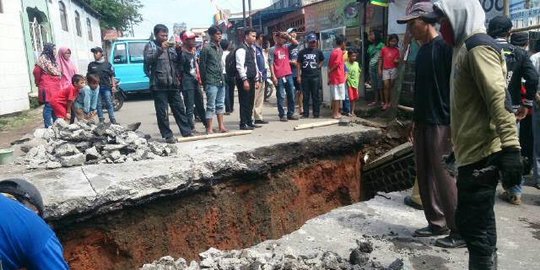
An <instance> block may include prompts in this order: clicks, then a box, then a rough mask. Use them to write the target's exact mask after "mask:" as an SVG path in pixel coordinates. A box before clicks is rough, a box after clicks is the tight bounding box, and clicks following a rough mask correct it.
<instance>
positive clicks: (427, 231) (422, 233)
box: [413, 226, 450, 237]
mask: <svg viewBox="0 0 540 270" xmlns="http://www.w3.org/2000/svg"><path fill="white" fill-rule="evenodd" d="M448 233H450V229H448V228H441V229H437V230H433V229H432V228H431V227H429V226H427V227H425V228H422V229H418V230H416V231H414V234H413V236H414V237H430V236H438V235H446V234H448Z"/></svg>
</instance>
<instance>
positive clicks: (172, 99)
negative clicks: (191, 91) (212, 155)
mask: <svg viewBox="0 0 540 270" xmlns="http://www.w3.org/2000/svg"><path fill="white" fill-rule="evenodd" d="M154 36H155V37H156V39H155V40H152V41H150V42H149V43H148V44H146V46H145V47H144V64H145V66H148V74H147V75H148V76H149V78H150V89H151V90H152V95H153V97H154V107H155V109H156V117H157V121H158V127H159V132H160V133H161V136H162V137H163V138H165V141H166V142H168V143H175V142H176V138H175V137H174V136H173V132H172V130H171V129H170V128H169V112H168V111H169V110H168V108H167V106H170V107H171V110H172V112H173V115H174V119H175V120H176V124H177V125H178V127H179V128H180V133H181V134H182V136H184V137H187V136H192V133H191V126H190V125H189V123H188V120H187V117H186V110H185V107H184V101H183V100H182V96H181V95H180V91H179V88H180V80H179V78H178V77H179V74H178V71H177V64H178V55H177V52H176V49H175V48H174V47H173V46H171V45H170V44H169V42H168V41H167V39H168V36H169V29H168V28H167V27H166V26H165V25H163V24H157V25H156V26H155V27H154Z"/></svg>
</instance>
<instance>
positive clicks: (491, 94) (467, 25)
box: [428, 0, 523, 269]
mask: <svg viewBox="0 0 540 270" xmlns="http://www.w3.org/2000/svg"><path fill="white" fill-rule="evenodd" d="M434 9H435V11H434V13H432V14H430V16H428V17H431V15H433V17H435V18H437V17H438V18H439V22H440V24H441V34H442V36H443V39H444V40H445V41H446V42H447V43H448V44H450V45H452V46H453V47H454V52H455V54H454V58H453V67H452V76H451V78H452V80H451V83H450V87H451V89H450V93H451V94H450V95H451V97H450V114H451V119H450V123H451V124H450V126H451V130H452V131H451V132H452V142H453V144H454V153H455V157H456V161H457V166H458V176H457V190H458V204H457V209H456V226H457V228H458V229H459V232H460V233H461V236H462V237H463V239H464V240H465V242H466V243H467V249H468V251H469V269H494V267H496V264H495V263H494V262H495V258H496V257H495V256H496V254H497V253H496V244H497V231H496V226H495V212H494V211H493V206H494V202H495V189H496V187H497V184H498V181H499V171H500V175H501V176H502V183H503V186H504V187H506V188H508V187H512V186H514V185H517V184H519V183H520V182H521V173H522V170H523V169H522V164H521V156H520V147H519V141H518V136H517V129H516V124H515V123H516V117H515V116H514V114H513V112H512V108H511V107H508V106H505V100H506V66H505V59H504V56H503V55H502V53H501V50H500V47H499V46H498V44H497V43H496V42H495V40H493V39H492V38H491V37H489V36H488V35H487V34H486V30H485V27H484V22H485V14H484V11H483V9H482V6H481V4H480V2H478V1H461V0H440V1H436V2H435V3H434Z"/></svg>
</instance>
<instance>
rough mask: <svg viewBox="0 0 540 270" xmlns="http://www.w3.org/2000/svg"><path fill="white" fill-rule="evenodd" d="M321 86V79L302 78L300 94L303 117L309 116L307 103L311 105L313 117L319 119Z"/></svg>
mask: <svg viewBox="0 0 540 270" xmlns="http://www.w3.org/2000/svg"><path fill="white" fill-rule="evenodd" d="M320 86H321V77H319V76H317V77H313V78H311V77H307V78H302V93H304V104H303V106H304V116H306V117H308V116H309V102H310V101H311V104H312V105H313V116H315V117H319V114H320V111H321V97H320V95H319V88H320Z"/></svg>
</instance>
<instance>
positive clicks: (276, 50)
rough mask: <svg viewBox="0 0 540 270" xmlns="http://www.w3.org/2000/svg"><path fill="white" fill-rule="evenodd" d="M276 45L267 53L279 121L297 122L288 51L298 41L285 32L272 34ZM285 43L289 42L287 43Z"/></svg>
mask: <svg viewBox="0 0 540 270" xmlns="http://www.w3.org/2000/svg"><path fill="white" fill-rule="evenodd" d="M274 37H275V41H276V45H275V46H274V47H272V48H270V52H269V53H268V62H269V65H270V71H271V73H272V81H273V82H274V85H275V86H276V87H277V93H276V96H277V101H278V106H277V107H278V113H279V120H280V121H282V122H287V121H288V120H298V116H296V115H294V107H295V105H294V104H295V101H294V99H295V92H294V82H293V79H292V70H291V63H290V50H291V49H294V47H296V46H297V45H298V41H296V39H293V38H292V37H291V36H290V35H289V34H287V33H286V32H277V33H274ZM286 42H290V43H287V44H286ZM285 98H286V99H287V115H286V116H285V108H284V107H285Z"/></svg>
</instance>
